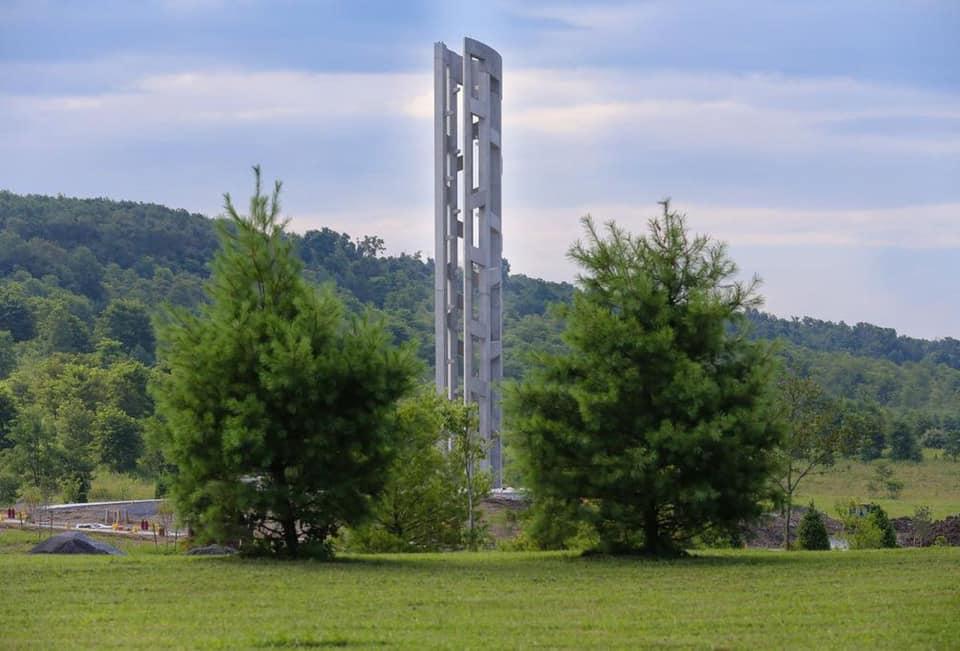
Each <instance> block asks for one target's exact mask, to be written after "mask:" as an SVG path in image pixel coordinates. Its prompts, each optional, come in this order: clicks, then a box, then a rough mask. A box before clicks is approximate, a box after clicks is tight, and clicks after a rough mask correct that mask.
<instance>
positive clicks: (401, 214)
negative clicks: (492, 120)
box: [0, 0, 960, 337]
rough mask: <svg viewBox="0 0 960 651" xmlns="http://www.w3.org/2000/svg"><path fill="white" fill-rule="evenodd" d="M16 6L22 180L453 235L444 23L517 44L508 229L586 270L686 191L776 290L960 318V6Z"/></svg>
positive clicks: (800, 304)
mask: <svg viewBox="0 0 960 651" xmlns="http://www.w3.org/2000/svg"><path fill="white" fill-rule="evenodd" d="M479 5H480V3H478V8H474V7H471V6H470V5H469V4H467V3H455V2H448V3H433V2H365V1H362V0H361V1H356V2H322V1H315V2H300V1H294V0H274V1H272V2H267V1H258V0H236V1H232V2H231V1H228V0H144V1H142V2H98V1H96V0H91V1H89V2H84V3H77V2H69V1H61V2H56V1H45V0H25V1H22V2H21V1H20V0H0V151H2V152H3V155H2V156H0V187H2V188H4V189H9V190H12V191H14V192H20V193H31V192H32V193H45V194H55V193H58V192H62V193H64V194H67V195H75V196H108V197H113V198H118V199H119V198H123V199H135V200H142V201H155V202H159V203H163V204H166V205H169V206H173V207H182V208H187V209H189V210H194V211H199V212H203V213H205V214H210V215H213V214H217V213H218V212H219V209H220V195H221V193H222V192H224V191H230V192H232V193H233V194H234V195H235V196H244V195H245V193H246V192H247V191H248V189H249V188H250V173H249V166H250V165H251V164H253V163H260V164H262V166H263V168H264V171H265V173H266V175H267V176H268V177H279V178H281V179H283V180H284V183H285V188H286V190H285V206H286V209H287V212H288V213H289V215H290V216H291V218H292V225H293V228H294V229H295V230H300V231H303V230H307V229H309V228H317V227H320V226H330V227H332V228H336V229H338V230H342V231H346V232H349V233H351V234H352V235H355V236H359V235H363V234H368V233H376V234H379V235H381V236H383V237H384V238H385V239H386V240H387V244H388V247H389V249H390V250H391V251H401V250H405V251H410V252H413V251H417V250H422V251H424V253H426V254H427V255H432V251H431V247H432V241H433V240H432V232H431V231H432V224H433V221H432V203H431V202H432V196H433V195H432V123H431V111H432V102H431V97H430V94H431V92H432V82H431V74H432V43H433V42H434V41H436V40H444V41H446V42H447V43H448V45H450V46H452V47H459V43H460V41H461V39H462V37H463V36H464V35H470V36H473V37H475V38H478V39H480V40H483V41H485V42H487V43H489V44H490V45H491V46H493V47H495V48H496V49H498V50H499V51H500V52H501V54H502V55H503V57H504V125H503V142H504V174H505V177H504V229H505V237H504V249H505V255H506V256H507V257H508V258H509V259H510V261H511V265H512V268H513V270H514V271H516V272H522V273H527V274H530V275H535V276H542V277H545V278H550V279H556V280H569V279H572V277H573V274H574V271H575V270H574V269H573V267H572V266H571V264H570V263H569V262H568V261H567V259H566V258H565V255H564V253H565V251H566V249H567V247H568V246H569V244H570V243H571V241H573V240H574V239H576V238H577V237H578V235H579V226H578V218H579V217H580V216H581V215H582V214H584V213H587V212H589V213H591V214H593V215H594V216H595V217H597V218H598V219H603V220H606V219H616V220H617V221H619V222H621V223H622V224H624V225H626V226H627V227H629V228H631V229H633V230H640V229H643V228H644V225H645V222H646V219H647V218H648V217H649V216H651V215H652V214H654V213H655V212H656V210H657V206H656V201H657V200H659V199H661V198H662V197H664V196H671V197H672V198H673V201H674V205H675V206H676V207H678V208H680V209H681V210H684V211H685V212H687V214H688V216H689V221H690V224H691V226H692V227H693V228H694V229H696V230H698V231H705V232H708V233H711V234H713V235H715V236H717V237H719V238H722V239H724V240H726V241H727V242H729V244H730V247H731V251H732V253H733V255H734V257H735V258H736V259H737V261H738V263H739V264H740V266H741V267H742V268H743V270H744V272H745V273H754V272H756V273H758V274H760V276H762V277H763V279H764V281H765V282H764V287H763V293H764V294H765V296H766V299H767V309H768V310H770V311H772V312H774V313H776V314H779V315H783V316H790V315H810V316H815V317H818V318H825V319H831V320H845V321H847V322H848V323H855V322H857V321H869V322H872V323H877V324H880V325H886V326H892V327H896V328H897V329H898V330H900V331H901V332H904V333H907V334H912V335H917V336H925V337H941V336H953V337H960V289H958V284H957V282H956V280H955V279H956V278H957V276H958V272H960V2H958V1H957V0H943V1H937V0H898V1H884V0H870V1H858V0H848V1H844V0H832V1H829V2H828V1H818V0H807V1H805V2H794V1H784V2H777V1H774V0H763V1H748V0H724V1H720V0H713V1H694V0H690V1H685V0H672V1H665V2H657V1H649V2H631V3H617V2H609V3H584V2H577V3H568V2H546V3H541V2H537V1H528V2H498V1H496V0H493V1H490V2H487V3H483V5H482V6H479Z"/></svg>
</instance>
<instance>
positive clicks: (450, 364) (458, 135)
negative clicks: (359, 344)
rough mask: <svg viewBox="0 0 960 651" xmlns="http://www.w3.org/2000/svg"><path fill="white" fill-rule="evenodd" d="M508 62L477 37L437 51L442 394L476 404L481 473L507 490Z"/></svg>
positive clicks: (438, 358) (438, 352)
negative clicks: (483, 447)
mask: <svg viewBox="0 0 960 651" xmlns="http://www.w3.org/2000/svg"><path fill="white" fill-rule="evenodd" d="M502 80H503V76H502V64H501V59H500V55H499V54H497V52H496V51H495V50H493V49H492V48H490V47H488V46H486V45H484V44H483V43H480V42H479V41H475V40H473V39H470V38H465V39H464V40H463V55H462V56H461V55H460V54H457V53H456V52H453V51H451V50H448V49H447V47H446V46H445V45H444V44H443V43H437V44H435V45H434V67H433V84H434V86H433V88H434V104H433V106H434V156H435V173H434V174H435V175H434V183H435V186H434V187H435V195H434V202H435V220H436V257H435V260H436V285H435V290H436V302H435V304H434V305H435V307H434V310H435V319H436V369H437V377H436V380H437V391H438V392H440V393H441V394H443V395H445V396H446V397H447V398H449V399H450V400H461V399H462V400H463V401H465V402H467V403H471V402H473V403H476V404H477V405H478V407H479V412H480V427H479V433H480V436H481V437H482V438H483V439H484V441H486V443H487V457H486V459H485V460H484V461H483V468H484V469H489V470H490V471H491V473H492V475H493V487H494V488H502V485H503V452H502V447H501V442H500V423H501V411H500V395H499V388H498V387H499V382H500V380H501V378H502V377H503V361H502V344H501V338H502V334H503V310H502V305H503V272H502V258H503V235H502V230H501V205H500V177H501V166H502V157H501V152H500V99H501V93H502V88H503V86H502Z"/></svg>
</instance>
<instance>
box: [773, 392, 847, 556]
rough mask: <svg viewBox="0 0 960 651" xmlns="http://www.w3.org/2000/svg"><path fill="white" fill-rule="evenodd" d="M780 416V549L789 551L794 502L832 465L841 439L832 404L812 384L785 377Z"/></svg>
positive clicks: (838, 450)
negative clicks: (812, 479)
mask: <svg viewBox="0 0 960 651" xmlns="http://www.w3.org/2000/svg"><path fill="white" fill-rule="evenodd" d="M780 413H781V415H782V417H783V419H784V422H785V423H786V434H785V436H784V438H783V443H782V444H781V445H780V447H779V448H778V449H777V456H778V457H779V461H780V475H779V478H778V484H779V486H780V490H781V491H782V493H783V498H784V514H785V516H786V517H785V518H784V530H783V547H784V549H789V548H790V530H791V522H790V519H791V517H792V515H793V498H794V495H796V492H797V488H798V487H799V486H800V483H801V482H802V481H803V480H804V479H806V478H807V477H808V476H809V475H810V474H811V473H817V472H821V471H823V470H824V469H826V468H828V467H829V466H831V465H833V462H834V460H835V457H836V455H837V454H838V453H839V452H840V450H841V449H842V447H843V442H844V435H843V430H842V428H841V427H840V423H839V414H838V413H837V410H836V405H835V403H834V402H833V401H832V400H830V398H829V397H828V396H827V395H826V394H825V393H824V391H823V389H822V388H821V387H820V385H818V384H817V383H816V382H814V381H813V380H810V379H808V378H801V377H796V376H787V377H786V378H784V379H783V380H782V381H781V382H780Z"/></svg>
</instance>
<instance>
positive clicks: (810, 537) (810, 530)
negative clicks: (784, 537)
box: [797, 502, 830, 550]
mask: <svg viewBox="0 0 960 651" xmlns="http://www.w3.org/2000/svg"><path fill="white" fill-rule="evenodd" d="M797 539H798V542H799V544H800V549H808V550H825V549H830V537H829V536H828V535H827V527H826V526H825V525H824V524H823V516H822V515H820V512H819V511H817V509H816V508H815V507H814V505H813V502H810V508H809V509H807V512H806V513H804V514H803V519H802V520H800V527H799V529H798V530H797Z"/></svg>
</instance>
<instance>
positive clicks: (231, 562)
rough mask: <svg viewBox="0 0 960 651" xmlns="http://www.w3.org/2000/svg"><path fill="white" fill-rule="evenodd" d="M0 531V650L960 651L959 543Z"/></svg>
mask: <svg viewBox="0 0 960 651" xmlns="http://www.w3.org/2000/svg"><path fill="white" fill-rule="evenodd" d="M35 537H36V536H35V534H27V533H23V532H19V531H14V532H9V531H3V532H0V552H6V553H0V576H2V577H4V578H3V581H4V585H3V590H2V592H0V621H3V622H4V631H3V633H2V638H0V639H2V642H0V646H2V647H4V648H84V647H85V648H109V647H126V648H139V647H140V646H142V645H149V646H150V647H153V648H195V647H202V648H222V649H237V648H288V647H312V648H324V647H350V648H396V647H401V648H416V649H423V648H449V649H468V648H483V649H490V648H529V647H535V646H539V647H547V648H594V649H610V648H631V649H632V648H644V647H646V648H649V647H661V648H662V647H677V648H810V649H814V648H816V649H822V648H851V647H857V648H889V649H903V648H942V649H947V648H956V646H957V641H958V640H960V617H958V613H960V548H930V549H920V550H916V549H906V550H887V551H874V552H824V553H815V552H793V553H789V554H787V553H782V552H745V551H736V552H712V553H704V554H703V555H699V556H698V557H695V558H691V559H685V560H682V561H672V562H656V561H644V560H637V559H609V558H575V557H572V556H570V555H567V554H559V553H556V554H553V553H529V554H523V553H516V554H510V553H496V552H493V553H479V554H466V553H464V554H446V555H439V554H431V555H410V556H399V555H397V556H391V555H384V556H352V557H348V558H344V559H342V560H339V561H337V562H334V563H317V562H279V561H266V560H258V561H253V560H243V559H237V558H230V559H217V558H202V557H193V558H192V557H185V556H178V555H162V554H158V553H156V552H155V551H153V550H152V546H150V545H142V546H134V547H131V548H130V549H131V554H130V555H129V556H127V557H123V558H117V557H66V556H60V557H57V556H28V555H25V554H23V550H24V549H25V548H26V546H27V545H28V544H29V543H30V542H32V541H33V540H35Z"/></svg>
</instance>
